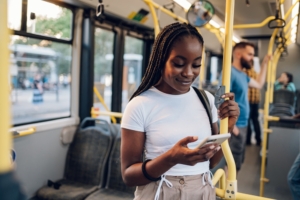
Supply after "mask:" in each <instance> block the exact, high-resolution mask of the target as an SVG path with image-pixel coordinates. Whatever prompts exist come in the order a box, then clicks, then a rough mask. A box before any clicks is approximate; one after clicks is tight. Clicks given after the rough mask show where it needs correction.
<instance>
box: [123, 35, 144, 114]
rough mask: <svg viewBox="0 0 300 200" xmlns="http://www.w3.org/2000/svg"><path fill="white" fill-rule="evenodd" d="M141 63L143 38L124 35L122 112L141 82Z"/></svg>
mask: <svg viewBox="0 0 300 200" xmlns="http://www.w3.org/2000/svg"><path fill="white" fill-rule="evenodd" d="M142 63H143V40H140V39H137V38H134V37H130V36H126V37H125V51H124V66H123V83H122V85H123V86H122V112H123V111H124V110H125V107H126V105H127V103H128V101H129V99H130V97H131V96H132V95H133V93H134V92H135V91H136V89H137V88H138V86H139V85H140V84H141V79H142Z"/></svg>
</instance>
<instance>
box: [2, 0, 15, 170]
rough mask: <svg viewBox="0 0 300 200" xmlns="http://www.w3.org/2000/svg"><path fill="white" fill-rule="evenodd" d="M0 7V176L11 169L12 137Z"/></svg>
mask: <svg viewBox="0 0 300 200" xmlns="http://www.w3.org/2000/svg"><path fill="white" fill-rule="evenodd" d="M1 2H2V3H1V6H0V52H1V53H0V66H1V67H0V86H1V87H0V97H1V101H0V113H1V114H0V122H1V123H0V174H1V173H6V172H8V171H10V170H11V169H12V165H11V161H10V156H9V155H10V149H11V148H12V137H11V134H9V126H10V103H9V95H8V93H9V84H8V83H9V80H8V75H9V71H8V69H9V68H8V67H9V60H8V59H9V52H8V44H9V32H8V28H7V1H1Z"/></svg>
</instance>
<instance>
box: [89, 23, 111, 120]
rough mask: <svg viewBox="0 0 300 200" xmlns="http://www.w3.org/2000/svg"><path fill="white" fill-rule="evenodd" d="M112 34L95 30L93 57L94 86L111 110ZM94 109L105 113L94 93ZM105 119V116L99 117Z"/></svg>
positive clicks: (98, 29)
mask: <svg viewBox="0 0 300 200" xmlns="http://www.w3.org/2000/svg"><path fill="white" fill-rule="evenodd" d="M113 47H114V33H113V32H111V31H107V30H104V29H101V28H96V29H95V55H94V86H95V88H96V89H97V91H98V92H99V94H100V96H101V97H100V98H102V99H103V100H104V102H105V105H106V106H107V108H108V109H109V110H111V97H112V64H113V59H114V56H113ZM94 107H96V108H98V109H99V110H101V111H106V109H105V107H104V105H103V103H101V101H100V99H99V98H98V96H97V95H96V94H95V92H94ZM100 118H103V119H107V120H108V121H110V119H109V117H107V116H100Z"/></svg>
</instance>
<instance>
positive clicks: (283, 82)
mask: <svg viewBox="0 0 300 200" xmlns="http://www.w3.org/2000/svg"><path fill="white" fill-rule="evenodd" d="M274 87H275V90H280V89H286V90H289V91H292V92H296V87H295V85H294V83H293V75H292V74H291V73H289V72H283V73H282V74H281V75H280V77H279V78H278V79H277V80H276V81H275V84H274Z"/></svg>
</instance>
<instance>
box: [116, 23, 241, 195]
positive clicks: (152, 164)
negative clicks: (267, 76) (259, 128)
mask: <svg viewBox="0 0 300 200" xmlns="http://www.w3.org/2000/svg"><path fill="white" fill-rule="evenodd" d="M202 51H203V38H202V36H201V35H200V34H199V32H198V31H197V29H195V28H194V27H192V26H191V25H188V24H181V23H174V24H171V25H168V26H166V27H165V28H164V29H163V30H162V31H161V32H160V33H159V35H158V36H157V38H156V40H155V42H154V45H153V51H152V54H151V58H150V62H149V65H148V68H147V71H146V73H145V76H144V78H143V81H142V83H141V85H140V86H139V88H138V89H137V91H136V92H135V93H134V94H133V96H132V98H131V101H130V102H129V103H128V105H127V107H126V109H125V112H124V115H123V118H122V124H121V127H122V142H121V169H122V175H123V180H124V182H125V183H126V184H127V185H129V186H137V189H136V192H135V199H136V200H137V199H157V200H158V199H163V200H169V199H173V200H179V199H180V200H183V199H185V200H187V199H188V200H193V199H203V200H204V199H205V200H210V199H211V200H212V199H214V200H215V191H214V189H213V186H212V182H211V175H210V171H209V169H210V167H213V166H214V165H216V164H217V163H218V162H219V160H220V159H221V157H222V156H223V154H222V151H219V150H220V146H218V145H216V144H211V145H206V146H204V147H203V148H201V149H196V148H195V147H196V146H197V144H198V143H200V142H201V141H202V139H204V138H205V137H207V136H209V135H211V134H218V132H219V131H218V126H217V120H218V115H219V118H221V119H222V118H225V117H229V130H228V131H229V132H231V130H232V129H233V126H234V124H235V123H236V119H237V117H238V116H239V108H238V105H237V103H236V102H234V95H233V94H232V93H227V94H224V95H223V98H225V97H226V98H229V100H228V101H225V102H224V103H223V104H222V105H221V106H220V108H219V111H217V109H216V107H215V106H214V97H213V95H211V94H210V93H208V92H206V95H207V97H208V99H209V102H210V108H211V113H212V122H213V125H212V129H213V130H211V124H210V122H209V118H208V115H207V113H206V111H205V109H204V107H203V105H202V103H201V101H200V100H199V97H198V96H197V94H196V92H195V90H194V89H193V88H192V87H191V84H192V83H193V81H194V80H195V79H196V78H197V76H198V75H199V73H200V67H201V59H202ZM143 154H144V156H145V161H144V162H143V161H142V157H143Z"/></svg>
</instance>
